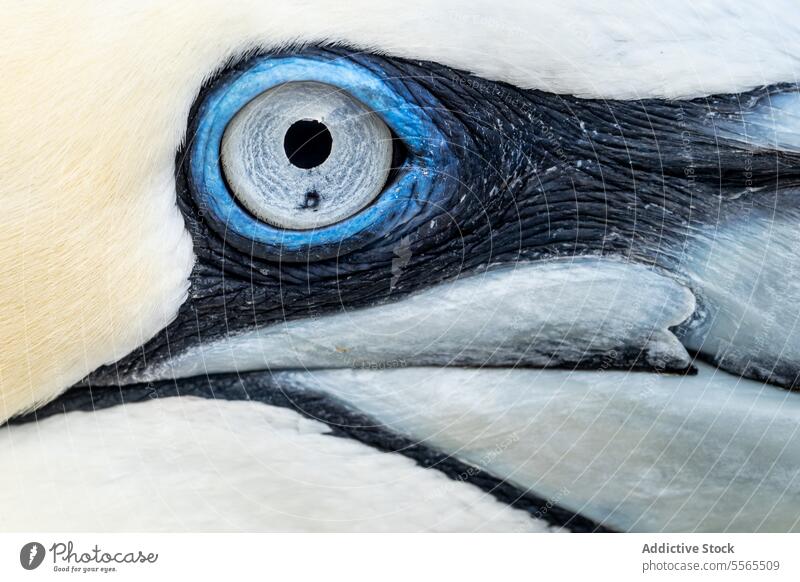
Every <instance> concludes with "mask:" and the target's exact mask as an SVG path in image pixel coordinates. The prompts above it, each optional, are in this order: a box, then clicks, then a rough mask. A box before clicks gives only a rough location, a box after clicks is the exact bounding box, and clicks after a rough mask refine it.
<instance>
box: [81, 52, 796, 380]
mask: <svg viewBox="0 0 800 582" xmlns="http://www.w3.org/2000/svg"><path fill="white" fill-rule="evenodd" d="M304 52H306V53H314V54H325V55H328V56H331V57H333V58H351V59H353V60H356V61H358V62H359V63H360V64H362V65H363V66H366V67H372V68H380V69H382V70H383V71H385V72H386V73H387V74H388V76H389V77H390V78H391V79H392V81H391V82H394V83H402V84H403V85H404V86H405V87H406V88H408V89H409V90H410V91H411V93H412V95H413V94H414V92H415V91H420V90H423V89H424V90H426V91H429V92H430V93H432V94H433V95H434V96H435V97H436V98H437V99H438V100H439V101H440V102H441V104H442V109H441V110H440V111H428V114H429V115H430V117H431V119H432V120H433V121H434V122H435V123H437V125H438V126H439V128H440V130H441V131H442V132H443V133H444V134H445V135H446V136H447V137H448V139H449V140H450V141H451V147H452V148H453V149H454V150H455V151H456V155H457V156H458V158H459V175H457V176H444V175H443V176H440V177H439V179H441V180H443V181H445V183H446V186H447V188H446V190H447V192H446V195H445V196H443V197H442V198H441V199H440V200H437V201H436V204H435V205H432V206H431V208H430V209H429V212H428V213H427V215H426V219H425V221H424V222H423V223H421V224H414V225H410V226H409V228H408V229H406V230H403V229H400V230H398V231H396V232H387V233H386V235H385V237H384V238H383V239H381V240H379V241H377V242H375V243H372V244H370V245H368V246H365V247H363V248H360V249H358V250H356V251H354V252H351V253H349V254H346V255H343V256H339V257H334V258H331V259H326V260H321V261H316V260H313V261H309V262H306V263H302V262H301V263H297V262H294V263H288V262H277V261H269V260H265V259H261V258H258V257H256V256H254V255H252V254H251V253H248V252H244V251H243V250H242V249H247V248H249V247H248V245H249V244H251V243H249V241H238V242H239V244H237V245H235V246H234V245H232V244H230V239H228V240H227V241H226V240H223V239H222V238H221V237H220V236H219V235H218V234H216V233H215V232H214V230H213V229H211V228H209V225H208V223H207V217H205V216H203V215H202V213H201V212H200V210H199V209H198V208H197V206H196V204H195V202H194V200H193V197H192V195H191V191H190V184H189V183H188V181H187V178H186V168H185V165H184V164H185V155H184V153H183V152H179V153H178V156H177V168H176V174H177V187H178V204H179V207H180V209H181V211H182V212H183V214H184V217H185V220H186V224H187V227H188V229H189V231H190V233H191V235H192V238H193V241H194V249H195V253H196V255H197V258H198V261H197V264H196V266H195V269H194V272H193V273H192V275H191V290H190V298H189V300H188V301H187V302H186V303H185V304H184V305H183V307H182V308H181V311H180V313H179V315H178V318H177V319H176V320H175V321H174V322H173V323H172V324H171V325H170V326H169V327H168V328H167V329H166V330H164V331H163V332H162V333H160V334H159V335H158V336H157V337H156V338H154V339H153V340H152V341H150V342H149V343H147V344H146V345H145V346H144V347H143V348H142V349H141V350H139V351H137V352H136V353H134V354H131V355H130V356H129V357H127V358H125V359H123V360H122V361H121V362H118V363H117V364H116V365H115V366H114V367H113V369H112V368H109V369H105V370H104V369H101V370H100V371H98V372H97V373H95V374H94V376H93V380H94V381H96V382H100V383H102V382H103V379H104V378H114V379H115V378H116V377H117V376H116V375H117V373H119V374H122V375H123V376H124V375H125V374H126V373H129V372H131V371H134V370H138V369H141V368H142V367H143V366H145V365H146V364H153V363H154V362H157V361H159V360H161V359H163V358H166V357H167V355H168V354H169V353H172V354H174V353H177V352H180V351H181V350H182V349H184V348H187V347H189V346H192V345H196V344H198V343H207V342H210V341H213V339H215V338H218V337H220V336H222V335H224V334H226V333H233V332H241V331H245V330H251V329H256V328H260V327H264V326H266V325H269V324H271V323H275V322H278V321H284V320H292V319H302V318H317V317H319V316H322V315H325V314H329V313H335V312H339V311H342V310H350V309H358V308H362V307H366V306H371V305H377V304H381V303H383V302H387V301H394V300H397V299H399V298H402V297H404V296H405V295H407V294H408V293H412V292H414V291H419V290H421V289H424V288H427V287H431V286H434V285H436V284H438V283H440V282H442V281H445V280H448V279H452V278H454V277H460V276H464V275H468V274H470V273H474V272H477V271H480V270H481V269H483V268H485V267H486V266H487V265H489V264H493V265H502V264H513V263H515V262H517V261H528V260H540V259H548V258H556V257H575V256H619V257H625V258H626V259H629V260H633V261H638V262H641V263H644V264H648V265H656V266H660V267H663V268H665V269H670V270H671V271H673V272H674V273H676V274H677V276H679V277H680V274H681V268H682V267H681V249H682V248H683V245H684V244H685V242H686V237H687V234H688V233H689V232H690V231H691V230H692V229H693V228H695V227H696V226H698V225H701V224H703V223H705V222H708V221H709V220H711V219H712V218H711V217H713V220H726V219H727V218H730V217H733V216H736V215H737V213H741V212H747V211H750V210H753V209H755V210H756V211H758V210H762V209H774V208H777V209H779V211H783V212H794V210H793V209H792V206H791V205H790V204H789V200H788V196H787V195H786V193H785V192H786V188H787V187H789V186H792V185H796V184H797V183H798V181H800V164H799V163H798V162H800V159H799V158H800V157H799V156H797V155H795V154H781V155H780V156H777V155H776V154H775V153H770V152H750V153H748V154H747V160H746V163H747V164H748V168H749V174H748V176H747V177H746V176H745V173H744V172H743V171H742V167H743V166H742V164H743V163H744V161H743V158H744V153H743V151H742V150H741V149H740V148H738V147H737V146H736V144H733V143H725V142H724V141H719V140H718V138H716V137H715V135H714V133H715V132H714V127H713V125H712V123H713V119H714V117H709V116H708V113H709V112H712V111H713V112H716V113H717V114H718V116H717V117H716V118H722V117H725V115H726V114H728V113H736V112H738V111H739V110H740V108H741V107H742V104H743V103H748V102H751V101H752V100H748V99H746V98H743V96H741V95H727V96H718V97H711V98H707V99H698V100H694V101H684V102H671V101H664V100H647V101H603V100H584V99H578V98H575V97H570V96H560V95H554V94H549V93H544V92H541V91H525V90H521V89H518V88H515V87H512V86H510V85H506V84H503V83H495V82H490V81H487V80H485V79H481V78H478V77H475V76H472V75H469V74H466V73H463V72H461V71H456V70H452V69H449V68H447V67H444V66H441V65H438V64H436V63H430V62H422V61H409V60H403V59H390V58H384V57H377V56H374V55H369V54H359V53H352V52H349V51H347V50H346V49H342V48H337V49H326V50H322V49H306V50H305V51H304ZM246 67H247V61H242V62H240V63H237V64H235V65H233V67H232V70H234V71H236V70H242V69H244V68H246ZM780 89H781V88H780V87H773V88H766V89H762V90H760V91H761V92H762V93H764V94H768V93H769V92H770V91H777V90H780ZM745 97H746V96H745ZM201 99H202V95H201V96H200V97H199V98H198V101H199V100H201ZM189 123H190V124H191V120H190V122H189ZM398 155H399V156H401V157H399V158H398V159H397V160H395V162H394V163H396V164H397V166H398V167H399V166H402V162H403V156H406V155H408V154H407V152H405V151H403V150H400V154H398ZM687 156H689V157H688V158H687ZM687 169H689V170H690V171H687ZM391 179H393V178H392V177H390V180H391ZM746 182H747V183H746ZM747 185H749V186H767V188H765V189H764V190H763V192H765V193H764V194H749V195H746V196H739V194H740V193H741V192H742V190H743V189H744V188H745V187H746V186H747ZM312 202H313V201H312ZM399 261H402V262H403V267H402V269H401V272H400V273H399V275H398V272H397V268H396V266H397V265H398V262H399ZM393 265H394V266H395V268H394V270H393ZM168 346H169V348H168ZM621 357H623V359H624V358H627V357H628V355H625V354H622V355H621ZM623 363H624V364H625V366H626V367H630V364H631V362H629V361H627V360H626V361H625V362H620V365H622V364H623ZM633 364H634V365H635V364H636V362H633ZM585 365H587V366H591V365H592V362H585Z"/></svg>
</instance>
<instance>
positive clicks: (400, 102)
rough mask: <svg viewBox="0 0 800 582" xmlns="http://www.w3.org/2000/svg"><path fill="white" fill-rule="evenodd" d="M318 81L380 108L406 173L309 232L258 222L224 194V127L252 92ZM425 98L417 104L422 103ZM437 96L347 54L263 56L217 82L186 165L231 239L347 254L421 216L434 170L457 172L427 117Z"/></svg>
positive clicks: (289, 250)
mask: <svg viewBox="0 0 800 582" xmlns="http://www.w3.org/2000/svg"><path fill="white" fill-rule="evenodd" d="M296 81H316V82H320V83H326V84H328V85H333V86H336V87H340V88H341V89H342V90H343V91H347V92H348V93H349V94H350V95H352V96H353V97H354V98H355V99H357V100H359V101H360V102H361V103H363V104H364V105H366V106H367V107H368V108H369V109H371V110H372V111H374V112H375V113H376V114H378V115H379V116H380V117H381V118H382V119H383V120H384V122H385V123H386V124H387V125H388V126H389V127H390V128H391V130H392V131H393V132H394V133H395V135H396V136H397V137H398V138H399V139H400V140H401V141H402V142H403V145H404V146H405V148H406V150H407V151H408V154H409V155H408V156H407V159H406V162H405V166H404V169H403V172H401V174H400V175H399V176H398V178H397V180H395V181H394V182H393V183H392V184H390V185H389V186H388V187H387V188H386V189H385V190H384V192H382V193H381V194H380V195H379V197H378V199H377V200H376V201H375V202H374V203H373V204H372V205H371V206H369V207H367V208H366V209H364V210H362V211H361V212H359V213H358V214H356V215H354V216H352V217H351V218H349V219H347V220H345V221H343V222H340V223H336V224H333V225H330V226H327V227H322V228H318V229H315V230H309V231H288V230H283V229H280V228H276V227H273V226H270V225H268V224H266V223H264V222H260V221H258V220H254V219H253V218H252V217H251V216H250V215H249V214H248V213H247V212H246V211H245V210H244V209H242V208H241V207H240V206H239V205H238V204H237V203H236V201H235V198H234V197H233V196H230V195H229V196H220V195H219V193H220V192H227V191H228V186H227V184H226V182H225V178H224V176H223V173H222V169H221V164H220V163H219V159H220V147H221V143H222V137H223V134H224V132H225V129H226V127H227V126H228V124H229V123H230V121H231V120H232V119H233V118H234V116H235V115H236V114H237V112H239V111H240V110H241V109H242V108H243V107H244V106H245V105H247V103H249V102H250V101H252V100H253V99H254V98H256V97H257V96H259V95H260V94H262V93H263V92H264V91H267V90H268V89H270V88H273V87H276V86H278V85H281V84H284V83H289V82H296ZM421 98H422V99H424V101H425V103H423V104H422V105H424V106H420V104H419V103H418V101H419V100H420V99H421ZM438 106H439V105H438V102H437V101H436V99H435V98H434V97H433V96H432V95H430V94H429V93H427V92H426V91H424V90H422V89H421V88H420V90H419V91H417V92H415V94H414V95H411V93H410V92H408V89H407V88H406V87H405V86H404V85H403V83H398V82H392V79H389V78H388V77H387V76H386V75H385V74H384V73H383V71H381V70H380V69H378V70H374V69H373V68H370V67H366V66H364V65H362V64H360V63H355V62H353V61H352V60H349V59H345V58H324V57H321V56H288V57H259V58H256V59H255V60H254V62H253V63H252V64H251V66H249V67H248V68H246V69H244V70H241V71H237V72H236V73H235V74H233V75H231V76H229V77H227V78H225V80H224V82H220V83H219V84H218V85H216V86H214V87H213V88H212V89H211V90H210V92H209V93H208V95H207V96H206V97H205V99H204V100H203V103H202V104H201V106H200V108H199V109H198V113H197V116H196V120H197V121H196V126H195V131H194V139H193V141H192V143H191V146H190V147H191V151H190V153H189V171H190V174H191V178H192V179H191V183H193V184H194V186H195V190H196V197H198V198H199V200H198V203H199V204H200V205H201V207H202V208H203V209H204V210H205V211H207V213H208V214H209V215H211V218H212V221H211V222H212V224H213V225H216V227H217V228H219V229H220V230H223V233H222V234H223V235H224V236H225V237H226V240H229V241H231V242H232V243H234V244H235V243H237V242H238V243H240V244H241V245H242V246H246V249H247V252H253V253H254V254H257V255H260V256H263V257H265V258H272V259H276V258H280V259H282V260H302V261H305V260H308V259H309V258H312V259H319V258H326V257H330V256H336V255H341V254H344V253H347V252H350V251H352V250H354V249H356V248H359V247H360V246H363V245H365V244H368V243H369V242H370V241H373V240H376V239H378V238H382V237H383V236H384V235H385V234H386V233H387V232H392V231H394V230H396V229H397V228H399V227H401V226H403V225H404V224H405V223H407V222H408V221H409V220H410V219H411V218H413V217H414V216H415V215H418V214H421V213H422V212H423V208H424V205H425V203H426V202H427V201H428V200H429V199H430V198H432V197H435V196H436V192H437V189H438V188H439V186H437V184H436V183H435V182H436V180H435V178H436V176H437V175H438V174H439V173H441V172H445V173H446V174H447V175H455V169H453V168H452V166H453V165H454V164H455V163H456V160H455V156H453V155H452V152H451V151H450V148H449V145H448V142H447V140H446V138H445V136H444V135H443V134H442V132H441V131H440V130H439V128H438V127H437V126H436V124H435V123H433V121H432V120H431V119H430V117H429V116H428V114H427V112H426V109H427V108H428V107H432V108H434V109H433V110H436V108H437V107H438Z"/></svg>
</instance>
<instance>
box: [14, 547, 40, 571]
mask: <svg viewBox="0 0 800 582" xmlns="http://www.w3.org/2000/svg"><path fill="white" fill-rule="evenodd" d="M44 554H45V551H44V546H43V545H42V544H40V543H39V542H28V543H27V544H25V545H24V546H22V549H21V550H20V551H19V563H20V564H22V567H23V568H25V569H26V570H35V569H36V568H38V567H39V566H41V565H42V562H43V561H44Z"/></svg>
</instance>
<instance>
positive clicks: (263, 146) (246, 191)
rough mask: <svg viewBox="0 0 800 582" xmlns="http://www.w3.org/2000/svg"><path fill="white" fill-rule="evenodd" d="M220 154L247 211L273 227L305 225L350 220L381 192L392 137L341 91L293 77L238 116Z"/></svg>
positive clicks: (374, 115)
mask: <svg viewBox="0 0 800 582" xmlns="http://www.w3.org/2000/svg"><path fill="white" fill-rule="evenodd" d="M221 155H222V167H223V170H224V173H225V178H226V180H227V182H228V185H229V187H230V188H231V190H232V191H233V194H234V196H236V198H237V199H238V200H239V202H240V203H241V204H242V205H243V206H244V207H245V208H247V210H249V211H250V212H251V213H252V214H254V215H255V216H256V217H257V218H259V219H260V220H263V221H264V222H267V223H269V224H271V225H273V226H277V227H280V228H285V229H291V230H307V229H313V228H319V227H324V226H327V225H330V224H334V223H336V222H339V221H341V220H344V219H346V218H349V217H350V216H352V215H353V214H355V213H357V212H358V211H360V210H362V209H363V208H365V207H366V206H368V205H369V204H370V203H371V202H372V201H373V200H374V199H375V198H376V197H377V196H378V195H379V194H380V193H381V191H382V190H383V188H384V186H385V184H386V180H387V178H388V176H389V170H390V167H391V163H392V135H391V132H390V131H389V128H388V127H387V126H386V124H385V123H384V122H383V121H382V120H381V118H380V117H378V115H376V114H375V113H374V112H372V111H370V110H369V109H367V108H366V107H365V106H364V105H362V104H361V103H360V102H358V101H357V100H355V99H354V98H353V97H351V96H350V95H348V94H347V93H346V92H344V91H342V90H341V89H338V88H336V87H333V86H330V85H325V84H323V83H316V82H293V83H285V84H283V85H280V86H278V87H275V88H273V89H270V90H269V91H266V92H264V93H262V94H261V95H259V96H258V97H256V98H255V99H253V100H252V101H251V102H250V103H248V104H247V105H246V106H245V107H243V108H242V110H241V111H240V112H239V113H237V114H236V117H234V118H233V120H232V121H231V122H230V124H229V125H228V127H227V128H226V130H225V134H224V136H223V138H222V151H221Z"/></svg>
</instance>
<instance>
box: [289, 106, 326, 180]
mask: <svg viewBox="0 0 800 582" xmlns="http://www.w3.org/2000/svg"><path fill="white" fill-rule="evenodd" d="M331 145H333V139H332V138H331V132H330V131H328V128H327V127H325V124H324V123H320V122H319V121H314V120H313V119H301V120H300V121H295V122H294V123H293V124H292V126H291V127H290V128H289V130H288V131H287V132H286V137H284V138H283V149H284V151H285V152H286V157H287V158H289V162H290V163H291V164H292V165H293V166H297V167H298V168H303V169H304V170H308V169H310V168H316V167H317V166H319V165H320V164H321V163H322V162H324V161H325V160H327V159H328V156H329V155H331Z"/></svg>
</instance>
